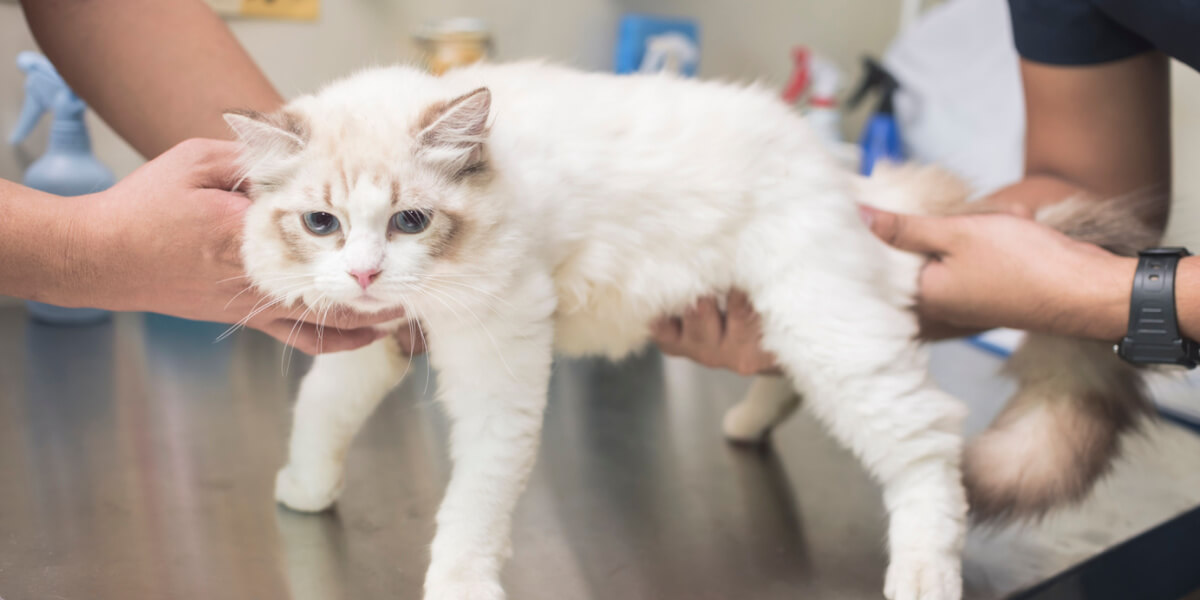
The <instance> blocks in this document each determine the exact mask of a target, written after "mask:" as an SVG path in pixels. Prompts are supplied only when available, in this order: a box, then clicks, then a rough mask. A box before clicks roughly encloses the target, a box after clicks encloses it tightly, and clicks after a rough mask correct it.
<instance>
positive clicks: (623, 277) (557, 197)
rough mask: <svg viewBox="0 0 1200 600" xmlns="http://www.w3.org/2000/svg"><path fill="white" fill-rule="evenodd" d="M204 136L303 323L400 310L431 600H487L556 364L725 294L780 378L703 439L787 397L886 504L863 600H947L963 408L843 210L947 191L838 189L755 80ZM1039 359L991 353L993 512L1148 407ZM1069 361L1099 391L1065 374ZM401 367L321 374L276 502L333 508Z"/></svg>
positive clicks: (427, 91)
mask: <svg viewBox="0 0 1200 600" xmlns="http://www.w3.org/2000/svg"><path fill="white" fill-rule="evenodd" d="M227 119H228V121H229V122H230V124H231V125H232V126H233V128H234V129H235V130H236V131H237V133H238V135H239V136H240V138H241V139H242V141H243V142H244V145H245V151H244V154H243V159H244V163H245V166H246V170H247V174H248V178H249V180H250V182H251V188H250V195H251V196H252V198H253V199H254V204H253V206H252V207H251V208H250V210H249V212H248V213H247V218H246V236H245V247H244V250H243V254H244V258H245V264H246V267H247V269H248V271H249V273H250V275H251V276H252V278H253V279H254V281H255V282H256V283H257V285H258V286H259V287H261V288H262V289H263V290H265V291H266V292H268V293H270V294H272V295H274V296H275V297H277V298H281V299H283V300H284V301H297V300H303V302H305V303H306V304H307V305H309V306H311V307H314V308H315V309H318V310H323V309H326V308H328V307H331V306H343V307H351V308H354V309H356V310H358V311H363V312H371V311H377V310H381V309H384V308H390V307H394V306H396V305H402V306H404V307H405V309H406V311H407V315H408V316H409V318H410V319H413V320H415V321H418V322H419V324H420V327H421V329H422V331H423V332H424V335H425V336H426V342H427V344H428V349H429V360H430V361H431V363H432V365H433V366H434V367H435V368H436V369H437V371H438V393H439V396H440V399H441V402H442V403H443V405H444V407H445V410H446V411H447V412H448V414H449V416H450V418H451V420H452V431H451V440H450V441H451V447H452V456H453V458H454V463H455V465H454V473H453V477H452V479H451V481H450V484H449V487H448V489H447V490H446V495H445V499H444V500H443V502H442V505H441V508H440V510H439V512H438V515H437V526H438V530H437V534H436V536H435V537H434V540H433V546H432V558H431V563H430V566H429V571H428V573H427V575H426V580H425V598H426V599H427V600H485V599H486V600H495V599H498V598H503V597H504V592H503V590H502V588H501V586H500V571H501V567H502V565H503V563H504V561H505V559H506V558H507V557H508V555H509V553H510V547H509V532H510V519H511V514H512V511H513V508H514V505H515V504H516V502H517V498H518V496H519V495H520V493H521V490H522V488H523V486H524V485H525V482H526V479H527V477H528V475H529V472H530V468H531V467H532V465H533V463H534V459H535V456H536V454H537V449H538V439H539V433H540V429H541V426H542V413H543V409H544V408H545V404H546V394H547V382H548V379H549V377H550V364H551V360H552V357H553V354H554V352H556V351H557V352H562V353H565V354H569V355H579V354H604V355H607V356H610V357H613V358H620V357H622V356H625V355H627V354H629V353H630V352H635V351H637V350H638V349H640V348H642V347H643V346H644V345H645V344H646V342H647V338H648V330H649V326H648V324H649V323H650V322H651V321H652V320H653V319H654V318H655V317H658V316H659V315H662V314H666V313H673V312H674V313H678V312H680V311H682V310H683V309H684V308H685V307H687V306H688V305H689V304H690V303H692V302H694V301H695V300H696V299H697V298H699V297H701V296H704V295H707V294H713V293H719V292H723V291H725V290H728V289H730V288H733V287H737V288H741V289H743V290H745V291H746V292H747V294H748V295H749V298H750V299H751V301H752V303H753V305H754V307H755V308H756V309H757V310H758V311H759V312H760V313H761V317H762V329H763V338H762V345H763V347H764V348H766V349H767V350H769V351H771V352H772V353H774V355H775V356H776V357H777V358H778V361H779V364H780V365H781V368H782V369H783V371H784V372H785V373H786V376H785V377H781V378H772V377H761V378H758V379H757V380H756V381H755V382H754V383H753V385H752V387H751V388H750V391H749V393H748V395H747V397H746V398H745V399H744V400H742V402H741V403H740V404H738V405H737V406H735V407H734V408H733V409H732V410H731V412H730V413H729V414H728V415H727V418H726V420H725V433H726V435H728V436H729V437H731V438H735V439H758V438H761V437H762V436H763V435H764V434H765V433H766V432H767V431H768V430H769V429H770V428H771V427H772V426H773V425H775V424H776V423H777V422H779V421H780V420H781V419H783V418H784V417H786V416H787V415H788V413H790V411H791V410H792V409H793V408H794V407H795V406H796V405H797V404H798V402H799V399H800V398H801V397H804V398H805V399H806V401H805V405H806V406H808V407H809V408H810V409H811V410H812V411H813V412H814V413H815V414H816V416H817V417H818V418H819V419H820V420H821V421H822V422H823V423H824V424H825V425H826V426H827V427H828V428H829V430H830V431H831V432H832V434H833V435H834V436H836V437H837V439H839V440H840V441H841V442H842V443H843V444H845V445H846V446H847V447H849V448H850V449H851V450H852V451H853V452H854V453H855V454H856V455H857V456H858V457H859V459H860V460H861V461H862V463H863V464H864V465H865V467H866V468H867V469H868V470H869V471H870V473H871V474H872V475H873V476H874V478H875V479H876V480H877V481H878V482H879V484H880V485H881V487H882V488H883V495H884V501H885V505H886V508H887V510H888V513H889V516H890V522H889V523H890V524H889V529H888V544H889V551H890V565H889V567H888V571H887V576H886V586H885V590H884V593H885V595H886V596H887V597H888V598H891V599H892V600H912V599H917V598H921V599H924V600H953V599H957V598H959V597H960V595H961V587H962V583H961V578H960V556H959V555H960V550H961V547H962V543H963V538H964V533H965V528H966V517H967V498H966V494H965V493H964V486H963V483H962V474H961V472H960V461H961V459H962V456H963V450H964V449H963V442H962V437H961V434H960V420H961V418H962V416H963V407H962V406H961V405H960V404H959V402H957V401H956V400H955V399H954V398H951V397H950V396H948V395H947V394H945V393H943V392H942V391H940V390H938V389H937V388H936V387H935V385H934V384H933V382H932V381H931V379H930V377H929V375H928V373H927V372H926V362H927V356H926V354H927V353H926V350H925V349H924V348H923V347H922V345H921V344H920V343H919V342H918V341H916V340H915V336H916V333H917V325H916V320H915V317H914V314H913V312H912V311H911V306H912V303H913V297H914V293H915V291H916V281H917V273H918V270H919V268H920V265H921V262H922V258H921V257H917V256H913V255H909V254H905V253H902V252H898V251H895V250H892V249H890V248H888V247H887V246H885V245H884V244H882V243H880V242H879V241H878V240H876V239H875V238H874V237H873V236H872V235H871V234H870V232H869V231H868V230H867V229H866V228H865V227H864V226H863V224H862V223H861V222H860V219H859V216H858V213H857V209H856V203H870V204H874V205H879V206H883V207H887V208H892V209H898V210H910V211H917V210H925V209H923V208H922V207H928V206H933V205H944V206H949V205H953V204H956V203H959V202H961V201H962V200H963V198H964V197H965V193H964V191H963V190H962V189H961V187H959V186H958V185H957V184H955V183H954V182H953V181H952V180H951V179H949V178H946V177H944V176H941V175H939V174H937V173H936V172H932V171H928V170H909V169H901V170H897V171H894V172H892V174H891V175H883V176H880V177H876V178H872V179H862V178H860V177H857V176H856V175H854V174H852V173H848V172H846V171H845V170H843V169H841V168H839V167H838V166H837V165H836V164H835V162H834V161H833V160H832V159H831V158H830V157H828V156H827V155H826V154H825V153H824V152H823V151H822V150H821V146H820V144H819V142H818V141H817V140H816V139H815V138H814V136H813V134H812V133H810V131H809V130H808V129H807V127H806V125H805V123H804V122H803V121H802V120H801V119H800V118H798V117H797V116H795V115H794V114H793V113H792V112H791V111H790V110H789V109H788V108H787V107H786V106H784V105H783V104H782V103H780V102H778V101H777V100H776V99H775V98H774V96H773V95H771V94H768V93H766V92H764V91H762V90H758V89H753V88H744V87H737V86H733V85H724V84H718V83H706V82H699V81H695V80H683V79H678V78H673V77H669V76H633V77H617V76H612V75H605V74H585V73H581V72H576V71H572V70H568V69H564V68H559V67H553V66H546V65H542V64H512V65H497V66H484V65H481V66H476V67H472V68H467V69H462V70H458V71H452V72H450V73H448V74H446V75H444V76H442V77H440V78H435V77H433V76H430V75H427V74H425V73H422V72H419V71H417V70H415V69H411V68H404V67H394V68H380V69H373V70H368V71H364V72H361V73H359V74H356V75H354V76H352V77H350V78H348V79H345V80H343V81H339V82H336V83H334V84H332V85H330V86H328V87H327V88H325V89H324V90H322V91H320V92H319V93H316V94H314V95H308V96H303V97H300V98H297V99H296V100H294V101H293V102H291V103H289V104H288V105H287V106H286V107H285V108H284V109H282V110H281V111H280V112H278V113H276V114H272V115H259V114H253V113H231V114H229V115H228V116H227ZM1059 213H1060V216H1061V214H1063V213H1064V211H1059ZM396 326H398V327H399V326H404V327H407V326H409V325H408V324H397V325H396ZM1048 343H1052V344H1057V346H1056V347H1055V348H1053V351H1052V352H1050V353H1048V354H1047V353H1043V356H1041V357H1034V358H1032V359H1027V358H1020V357H1018V359H1017V360H1015V361H1014V362H1015V363H1016V366H1017V368H1019V369H1022V372H1021V379H1022V381H1023V383H1025V384H1026V385H1025V387H1024V388H1023V389H1022V391H1021V393H1020V394H1021V395H1020V401H1019V402H1018V403H1016V404H1015V405H1014V408H1012V409H1010V412H1009V413H1006V414H1005V416H1004V417H1002V418H1001V419H1000V429H997V430H993V431H991V432H989V433H988V434H986V435H985V436H984V438H983V439H984V444H985V445H984V446H981V447H980V448H981V449H977V450H976V451H973V452H971V453H970V454H968V456H969V460H970V464H972V465H973V466H976V467H978V469H977V470H976V471H975V472H973V474H972V475H971V476H970V478H969V479H968V482H975V483H977V484H978V485H976V486H974V487H973V490H978V491H979V492H980V494H981V496H980V504H979V507H981V508H983V509H984V510H986V511H988V512H989V513H1004V512H1006V511H1010V510H1015V511H1018V512H1020V513H1022V514H1027V513H1030V512H1037V511H1039V510H1042V509H1043V508H1044V507H1046V506H1048V505H1049V503H1050V502H1051V501H1052V500H1054V499H1057V498H1060V497H1061V498H1074V497H1078V496H1079V495H1080V494H1082V493H1083V492H1084V491H1085V490H1086V489H1087V488H1088V487H1089V485H1090V483H1091V481H1092V480H1093V479H1094V478H1095V477H1097V476H1098V475H1099V473H1100V471H1101V470H1102V467H1103V465H1105V464H1107V462H1108V459H1109V457H1110V455H1111V453H1112V449H1113V448H1114V447H1115V439H1116V438H1115V431H1116V429H1115V428H1114V427H1113V426H1111V425H1110V422H1111V421H1110V420H1109V417H1110V416H1111V414H1110V413H1111V412H1114V411H1115V412H1119V413H1121V414H1126V415H1129V416H1132V415H1134V414H1136V412H1137V407H1138V406H1140V403H1141V402H1143V400H1142V398H1141V395H1140V392H1139V391H1138V389H1137V385H1136V383H1135V381H1136V380H1135V379H1134V375H1133V374H1132V371H1130V370H1129V369H1127V368H1126V367H1125V366H1124V365H1121V364H1120V363H1119V362H1118V361H1116V360H1115V359H1114V358H1113V357H1112V355H1111V353H1107V352H1100V351H1093V350H1092V349H1091V348H1089V347H1088V345H1086V344H1083V343H1078V342H1072V341H1063V340H1050V342H1048ZM1032 345H1033V346H1034V347H1033V349H1032V350H1029V349H1027V350H1026V351H1025V352H1024V354H1025V355H1028V354H1030V353H1031V352H1032V353H1036V352H1037V348H1036V346H1037V343H1036V341H1035V343H1034V344H1032ZM1077 360H1078V361H1086V362H1087V363H1088V364H1086V365H1084V367H1083V369H1085V370H1086V371H1087V372H1092V373H1096V374H1097V376H1096V377H1095V378H1085V377H1075V376H1072V373H1077V372H1079V371H1078V367H1079V365H1078V364H1077V363H1076V361H1077ZM406 368H407V359H406V358H405V357H404V355H403V354H402V353H401V352H399V351H398V348H397V347H396V343H395V342H394V341H393V340H392V339H391V338H390V337H388V338H385V339H383V340H381V341H378V342H376V343H374V344H372V345H370V346H368V347H365V348H363V349H360V350H355V351H352V352H345V353H338V354H330V355H323V356H319V357H317V358H316V360H315V362H314V364H313V367H312V371H311V372H310V373H309V374H308V375H307V376H306V377H305V379H304V381H303V384H302V386H301V389H300V394H299V399H298V400H297V403H296V408H295V425H294V429H293V432H292V438H291V443H290V458H289V460H288V464H287V465H286V466H285V467H284V468H283V469H282V470H281V471H280V472H279V475H278V478H277V480H276V497H277V499H278V500H279V501H280V502H282V503H283V504H285V505H287V506H289V507H291V508H294V509H297V510H301V511H319V510H322V509H324V508H326V507H328V506H329V505H330V504H331V503H333V502H334V500H335V499H336V498H337V496H338V494H339V493H340V492H341V489H342V482H343V460H344V457H345V455H346V450H347V447H348V445H349V444H350V442H351V439H352V438H353V437H354V435H355V433H356V432H357V431H358V430H359V429H360V427H361V426H362V425H363V423H364V421H365V420H366V419H367V417H368V416H369V415H370V413H371V412H372V410H373V409H374V407H375V406H376V405H377V404H378V403H379V401H380V399H381V398H382V397H383V396H384V395H385V394H386V393H387V392H388V391H389V390H390V389H392V388H393V386H395V385H396V384H397V383H398V381H399V379H400V377H401V376H402V374H403V373H404V372H405V370H406ZM1106 411H1108V412H1106ZM1079 419H1083V420H1082V421H1080V420H1079ZM1118 421H1122V420H1121V419H1118ZM1131 421H1132V419H1131V418H1126V419H1124V420H1123V421H1122V423H1127V422H1131ZM1060 422H1061V423H1060ZM1060 425H1061V427H1062V428H1063V429H1065V430H1066V431H1068V434H1067V435H1066V436H1065V437H1063V436H1062V435H1061V434H1060V433H1059V429H1060V427H1059V426H1060ZM1047 449H1049V450H1047ZM1083 451H1086V452H1088V453H1091V454H1089V455H1087V456H1086V457H1084V459H1083V463H1084V464H1083V466H1082V467H1079V466H1078V465H1076V464H1075V463H1074V462H1072V461H1074V460H1076V459H1078V458H1080V457H1081V454H1080V453H1081V452H1083Z"/></svg>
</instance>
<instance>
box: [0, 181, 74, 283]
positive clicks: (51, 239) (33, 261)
mask: <svg viewBox="0 0 1200 600" xmlns="http://www.w3.org/2000/svg"><path fill="white" fill-rule="evenodd" d="M86 204H87V198H85V197H78V198H64V197H61V196H55V195H53V194H47V193H45V192H40V191H37V190H34V189H30V188H27V187H25V186H22V185H18V184H16V183H13V182H10V181H4V180H0V215H4V216H3V218H0V295H5V296H15V297H17V298H24V299H28V300H38V301H41V302H49V303H52V304H58V305H63V306H79V305H82V304H85V303H86V301H85V299H84V298H83V297H81V296H80V295H79V294H78V292H79V290H81V289H87V288H88V287H89V286H90V278H91V277H92V276H93V274H94V270H93V269H92V268H91V266H90V265H94V264H95V263H94V262H92V261H91V260H90V258H89V257H94V256H95V255H96V252H95V248H92V246H93V241H92V239H91V238H92V233H91V232H90V231H89V230H88V229H87V228H83V227H80V226H78V224H79V223H80V218H79V217H81V216H83V215H82V214H81V212H80V210H79V209H81V208H84V207H85V205H86Z"/></svg>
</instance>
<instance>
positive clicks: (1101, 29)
mask: <svg viewBox="0 0 1200 600" xmlns="http://www.w3.org/2000/svg"><path fill="white" fill-rule="evenodd" d="M1009 8H1010V12H1011V15H1012V24H1013V38H1014V42H1015V44H1016V48H1017V51H1018V53H1019V54H1020V56H1021V60H1020V69H1021V79H1022V81H1023V82H1024V91H1025V107H1026V125H1027V126H1026V140H1025V177H1024V178H1023V179H1022V180H1021V181H1019V182H1017V183H1015V184H1013V185H1011V186H1009V187H1006V188H1004V189H1002V190H1000V191H998V192H996V193H995V194H994V195H992V196H991V197H989V198H987V199H986V200H985V201H987V202H991V203H993V204H995V205H996V206H997V207H998V208H1000V209H1001V210H1003V211H1004V212H1005V213H1006V214H996V215H973V216H957V217H924V216H909V215H896V214H892V213H885V212H881V211H874V210H864V211H863V214H864V220H866V221H867V222H868V223H869V225H870V226H871V229H872V230H873V231H874V232H875V233H876V235H878V236H879V237H880V238H881V239H883V240H884V241H886V242H888V243H890V244H891V245H893V246H896V247H898V248H902V249H906V250H910V251H914V252H919V253H923V254H927V255H929V256H930V258H931V260H930V261H929V263H928V264H927V265H926V267H925V269H924V270H923V271H922V274H921V282H920V283H921V285H920V292H919V297H918V307H917V308H918V312H919V313H920V315H921V318H922V333H923V335H924V336H926V337H929V338H943V337H952V336H956V335H964V334H967V333H971V332H975V331H980V330H984V329H989V328H992V327H1013V328H1017V329H1026V330H1032V331H1042V332H1047V333H1057V334H1062V335H1070V336H1077V337H1086V338H1094V339H1099V340H1109V341H1116V340H1119V339H1121V338H1122V337H1123V336H1124V335H1125V331H1126V327H1127V324H1128V319H1129V298H1130V290H1131V286H1132V282H1133V273H1134V270H1135V268H1136V265H1137V259H1135V258H1126V257H1118V256H1114V255H1112V254H1109V253H1107V252H1105V251H1104V250H1101V249H1100V248H1097V247H1095V246H1092V245H1089V244H1084V243H1081V242H1076V241H1074V240H1071V239H1069V238H1067V237H1066V236H1063V235H1061V234H1059V233H1058V232H1056V231H1053V230H1051V229H1049V228H1047V227H1044V226H1042V225H1039V224H1037V223H1035V222H1033V221H1032V220H1030V219H1029V218H1028V217H1029V216H1030V215H1032V214H1033V212H1034V211H1035V210H1036V209H1037V208H1038V207H1040V206H1043V205H1047V204H1053V203H1055V202H1058V201H1060V200H1062V199H1064V198H1066V197H1069V196H1074V195H1082V196H1087V197H1092V198H1111V197H1116V196H1123V195H1130V196H1133V195H1142V196H1145V195H1146V194H1154V195H1155V197H1156V198H1158V199H1161V206H1159V207H1158V208H1159V210H1157V211H1151V212H1153V213H1154V214H1153V216H1151V217H1150V220H1151V221H1152V224H1153V225H1154V226H1156V227H1159V228H1162V227H1164V226H1165V224H1166V217H1167V206H1168V202H1169V198H1170V184H1171V135H1170V78H1169V72H1168V62H1169V60H1168V56H1172V57H1175V58H1176V59H1178V60H1180V61H1181V62H1183V63H1185V64H1187V65H1189V66H1191V67H1192V68H1194V69H1200V2H1180V1H1178V0H1010V1H1009ZM980 143H986V140H981V142H980ZM1175 285H1176V288H1175V289H1176V292H1175V293H1176V305H1177V312H1178V318H1179V325H1180V328H1181V330H1182V333H1183V335H1184V336H1185V337H1187V338H1190V339H1193V340H1195V339H1200V257H1188V258H1184V259H1183V260H1182V261H1181V262H1180V263H1179V266H1178V269H1177V272H1176V284H1175ZM756 319H757V316H756V315H754V314H753V312H752V311H750V310H740V311H731V312H730V314H728V315H725V316H723V315H721V314H720V313H719V312H718V311H717V308H716V303H715V302H713V301H710V300H705V301H702V302H701V303H700V304H699V306H697V307H696V308H695V309H693V310H691V311H689V312H688V313H687V314H686V315H684V317H683V318H682V319H664V320H663V321H661V322H659V323H657V324H656V325H655V337H656V340H657V341H658V343H659V346H660V347H661V348H662V349H663V350H664V351H665V352H667V353H668V354H676V355H682V356H688V357H691V358H693V359H695V360H697V361H699V362H701V363H703V364H706V365H709V366H715V367H724V368H730V369H733V370H737V371H739V372H743V373H752V372H762V371H769V370H771V369H772V368H773V363H774V361H773V359H772V357H771V356H770V355H769V354H766V353H764V352H763V351H762V350H761V349H759V347H758V336H759V332H758V329H757V326H756V323H757V321H756Z"/></svg>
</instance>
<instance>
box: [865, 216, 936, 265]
mask: <svg viewBox="0 0 1200 600" xmlns="http://www.w3.org/2000/svg"><path fill="white" fill-rule="evenodd" d="M858 211H859V216H861V217H862V220H863V222H864V223H866V225H867V227H868V228H870V229H871V233H874V234H875V236H876V237H878V238H879V239H881V240H883V241H884V243H886V244H888V245H889V246H892V247H895V248H899V249H900V250H908V251H909V252H916V253H919V254H929V255H939V254H944V253H946V252H947V251H948V249H949V246H950V242H951V240H952V239H953V238H952V231H951V227H952V223H951V222H950V221H949V220H948V219H943V218H938V217H924V216H917V215H902V214H897V213H892V212H887V211H882V210H879V209H877V208H872V207H870V206H865V205H859V207H858Z"/></svg>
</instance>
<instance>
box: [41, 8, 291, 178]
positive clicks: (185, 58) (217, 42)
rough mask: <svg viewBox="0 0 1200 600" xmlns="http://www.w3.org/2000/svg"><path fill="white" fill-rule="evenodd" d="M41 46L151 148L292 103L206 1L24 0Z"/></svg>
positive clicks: (217, 131)
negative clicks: (226, 117) (233, 113)
mask: <svg viewBox="0 0 1200 600" xmlns="http://www.w3.org/2000/svg"><path fill="white" fill-rule="evenodd" d="M22 5H23V7H24V10H25V15H26V18H27V19H28V21H29V26H30V28H31V29H32V30H33V33H34V36H35V37H36V38H37V41H38V45H39V46H41V48H42V49H43V51H45V53H46V54H47V56H49V58H50V60H51V61H53V62H54V64H55V66H56V67H57V68H58V70H59V71H60V72H61V73H62V75H63V77H64V78H65V79H66V80H67V82H68V83H70V85H71V87H72V88H73V89H74V90H75V91H76V92H77V93H78V94H79V95H80V96H81V97H83V98H84V99H85V100H87V101H88V103H89V104H90V105H91V106H92V108H93V109H95V110H96V112H97V113H98V114H99V115H100V116H101V117H103V118H104V120H105V121H106V122H107V123H108V124H109V125H110V126H112V128H113V129H114V130H116V132H117V133H118V134H120V135H121V137H123V138H125V139H126V140H127V141H129V143H130V144H132V145H133V147H134V148H136V149H137V150H138V151H139V152H141V153H142V154H143V155H144V156H146V157H148V158H149V157H153V156H157V155H158V154H160V153H162V152H163V151H165V150H166V149H168V148H170V147H171V146H173V145H175V144H176V143H178V142H180V141H182V140H184V139H187V138H190V137H208V138H229V137H230V132H229V130H228V128H227V127H226V125H225V122H224V121H223V120H222V117H221V112H222V111H223V110H226V109H229V108H235V107H236V108H251V109H256V110H264V111H269V110H273V109H275V108H278V107H279V106H280V105H281V104H282V99H281V98H280V96H279V94H278V92H276V91H275V89H274V88H273V87H272V86H271V84H270V82H269V81H267V79H266V77H265V76H263V74H262V72H261V71H260V70H259V69H258V67H257V66H255V64H254V62H253V61H252V60H251V59H250V57H249V56H248V55H247V54H246V52H245V51H244V50H243V49H242V47H241V45H239V44H238V42H237V40H236V39H235V38H234V37H233V35H232V34H231V33H230V31H229V29H228V28H227V27H226V26H225V24H224V23H222V22H221V20H220V18H218V17H217V16H216V15H215V14H214V13H213V11H212V10H211V9H209V8H208V7H207V6H206V5H205V4H204V3H203V2H201V1H200V0H173V1H171V2H162V1H160V0H109V1H106V2H86V1H81V0H23V2H22Z"/></svg>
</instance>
